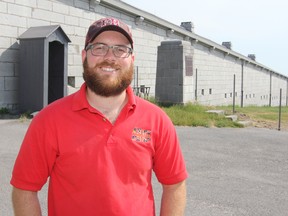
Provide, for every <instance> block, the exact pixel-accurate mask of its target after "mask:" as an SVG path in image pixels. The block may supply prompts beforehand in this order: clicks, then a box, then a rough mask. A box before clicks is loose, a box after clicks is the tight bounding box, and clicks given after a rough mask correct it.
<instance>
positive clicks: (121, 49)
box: [86, 43, 133, 58]
mask: <svg viewBox="0 0 288 216" xmlns="http://www.w3.org/2000/svg"><path fill="white" fill-rule="evenodd" d="M89 49H91V53H92V55H94V56H105V55H106V54H107V53H108V51H109V49H112V52H113V54H114V56H115V57H117V58H127V57H129V55H130V54H132V52H133V49H132V48H130V47H127V46H122V45H113V46H108V45H107V44H102V43H95V44H90V45H88V46H87V47H86V51H87V50H89Z"/></svg>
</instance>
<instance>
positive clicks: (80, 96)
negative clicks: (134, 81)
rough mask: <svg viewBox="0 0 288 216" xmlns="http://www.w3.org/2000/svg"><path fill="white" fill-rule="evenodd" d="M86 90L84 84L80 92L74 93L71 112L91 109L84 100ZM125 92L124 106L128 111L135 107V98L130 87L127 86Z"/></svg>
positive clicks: (85, 99)
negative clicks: (126, 96)
mask: <svg viewBox="0 0 288 216" xmlns="http://www.w3.org/2000/svg"><path fill="white" fill-rule="evenodd" d="M86 89H87V85H86V83H83V84H82V86H81V88H80V90H79V91H77V92H76V93H75V95H74V99H73V104H72V110H73V111H80V110H83V109H89V108H91V106H90V104H89V103H88V101H87V98H86ZM126 92H127V94H128V102H127V104H126V106H128V107H129V109H134V108H135V107H136V96H135V95H134V92H133V89H132V87H131V86H129V87H128V88H127V89H126Z"/></svg>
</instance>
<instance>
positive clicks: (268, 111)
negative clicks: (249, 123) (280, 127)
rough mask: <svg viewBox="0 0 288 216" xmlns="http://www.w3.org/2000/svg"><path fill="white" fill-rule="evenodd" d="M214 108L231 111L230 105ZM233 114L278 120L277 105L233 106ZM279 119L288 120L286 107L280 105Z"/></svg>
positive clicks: (256, 118)
mask: <svg viewBox="0 0 288 216" xmlns="http://www.w3.org/2000/svg"><path fill="white" fill-rule="evenodd" d="M216 109H222V110H225V112H227V113H232V110H233V108H232V106H219V107H216ZM235 114H237V115H240V116H241V114H242V115H245V116H247V117H249V118H251V119H254V120H259V121H275V122H276V121H278V120H279V107H268V106H263V107H257V106H248V107H238V106H236V107H235ZM281 120H282V121H284V122H288V107H287V106H285V107H284V106H283V107H281Z"/></svg>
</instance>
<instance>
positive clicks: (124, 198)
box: [11, 84, 187, 216]
mask: <svg viewBox="0 0 288 216" xmlns="http://www.w3.org/2000/svg"><path fill="white" fill-rule="evenodd" d="M127 93H128V96H129V101H128V103H127V104H126V106H125V107H124V108H123V110H122V111H121V113H120V114H119V116H118V118H117V120H116V122H115V124H114V125H112V124H111V123H110V122H109V121H108V120H106V118H105V117H104V116H103V115H102V114H101V113H100V112H99V111H97V110H96V109H94V108H93V107H91V106H90V105H89V104H88V102H87V100H86V85H85V84H84V85H83V86H82V87H81V89H80V91H78V92H76V93H75V94H72V95H70V96H67V97H65V98H63V99H60V100H58V101H56V102H54V103H52V104H51V105H49V106H47V107H46V108H45V109H43V110H42V111H41V112H40V113H39V114H38V115H37V116H36V117H35V118H34V119H33V121H32V123H31V125H30V127H29V129H28V131H27V133H26V136H25V138H24V140H23V143H22V146H21V149H20V152H19V155H18V157H17V160H16V162H15V166H14V170H13V176H12V179H11V184H12V185H13V186H15V187H16V188H20V189H23V190H30V191H39V190H40V189H41V188H42V186H43V185H44V184H45V183H46V181H47V179H48V177H50V179H49V190H48V212H49V216H56V215H57V216H66V215H67V216H73V215H75V216H76V215H77V216H79V215H85V216H89V215H91V216H92V215H93V216H94V215H105V216H110V215H111V216H112V215H117V216H122V215H123V216H124V215H125V216H129V215H137V216H140V215H143V216H150V215H151V216H152V215H155V209H154V199H153V191H152V185H151V175H152V170H154V172H155V174H156V176H157V178H158V180H159V181H160V182H161V183H162V184H176V183H179V182H181V181H183V180H185V179H186V178H187V172H186V168H185V164H184V160H183V156H182V153H181V150H180V146H179V142H178V138H177V135H176V132H175V128H174V126H173V124H172V123H171V121H170V120H169V118H168V117H167V116H166V114H165V113H164V112H163V111H162V110H161V109H160V108H158V107H157V106H155V105H153V104H151V103H149V102H147V101H145V100H143V99H141V98H138V97H135V96H134V95H133V91H132V89H131V88H130V87H129V88H128V89H127Z"/></svg>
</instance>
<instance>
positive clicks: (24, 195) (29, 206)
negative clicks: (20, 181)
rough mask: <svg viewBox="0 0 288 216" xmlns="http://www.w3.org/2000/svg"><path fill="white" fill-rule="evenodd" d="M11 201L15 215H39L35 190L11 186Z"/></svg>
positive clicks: (39, 210)
mask: <svg viewBox="0 0 288 216" xmlns="http://www.w3.org/2000/svg"><path fill="white" fill-rule="evenodd" d="M12 202H13V208H14V215H15V216H26V215H27V216H28V215H29V216H41V208H40V204H39V200H38V195H37V192H33V191H26V190H21V189H18V188H15V187H13V191H12Z"/></svg>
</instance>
